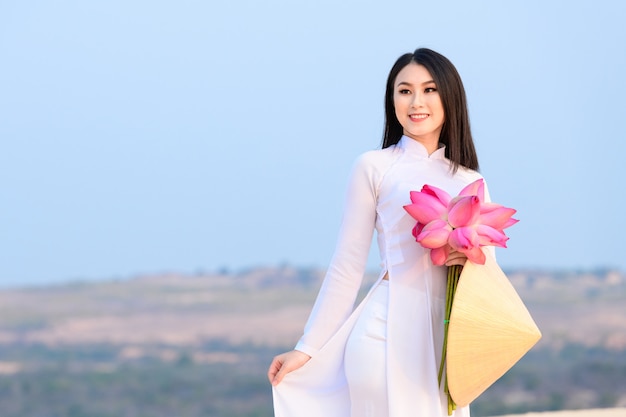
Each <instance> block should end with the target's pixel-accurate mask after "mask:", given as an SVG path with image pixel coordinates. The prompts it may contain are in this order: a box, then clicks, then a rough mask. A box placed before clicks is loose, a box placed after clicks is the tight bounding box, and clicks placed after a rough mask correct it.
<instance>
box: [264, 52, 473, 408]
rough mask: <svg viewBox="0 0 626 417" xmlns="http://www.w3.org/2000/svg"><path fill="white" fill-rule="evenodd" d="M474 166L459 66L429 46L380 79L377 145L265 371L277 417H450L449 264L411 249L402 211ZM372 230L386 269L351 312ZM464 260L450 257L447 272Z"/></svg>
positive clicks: (359, 170) (453, 186) (449, 187)
mask: <svg viewBox="0 0 626 417" xmlns="http://www.w3.org/2000/svg"><path fill="white" fill-rule="evenodd" d="M477 169H478V159H477V156H476V151H475V148H474V144H473V140H472V135H471V132H470V125H469V118H468V111H467V104H466V98H465V91H464V88H463V84H462V82H461V78H460V77H459V74H458V72H457V71H456V69H455V67H454V66H453V65H452V63H451V62H450V61H449V60H448V59H447V58H445V57H444V56H442V55H440V54H438V53H437V52H434V51H432V50H430V49H425V48H422V49H417V50H416V51H415V52H414V53H407V54H405V55H402V56H401V57H400V58H399V59H398V60H397V61H396V63H395V64H394V66H393V67H392V69H391V71H390V73H389V77H388V79H387V88H386V93H385V130H384V137H383V144H382V149H380V150H375V151H370V152H367V153H365V154H363V155H361V156H360V157H359V158H358V159H357V161H356V163H355V165H354V168H353V172H352V175H351V178H350V181H349V184H348V192H347V201H346V206H345V212H344V217H343V222H342V226H341V229H340V233H339V239H338V243H337V247H336V250H335V255H334V257H333V259H332V262H331V264H330V267H329V269H328V272H327V274H326V277H325V279H324V282H323V284H322V287H321V289H320V292H319V295H318V297H317V300H316V302H315V305H314V307H313V311H312V312H311V315H310V317H309V320H308V322H307V324H306V326H305V330H304V335H303V336H302V337H301V339H300V341H299V342H298V343H297V345H296V347H295V349H294V350H292V351H290V352H286V353H283V354H281V355H278V356H276V357H275V358H274V360H273V361H272V364H271V365H270V368H269V371H268V377H269V379H270V382H271V383H272V385H273V387H274V410H275V415H276V417H444V416H447V414H448V410H447V397H446V396H445V395H444V394H443V389H442V388H441V387H440V386H439V384H438V382H437V371H438V366H439V362H440V356H441V348H442V343H443V314H444V306H445V297H446V294H445V292H446V268H445V266H434V265H433V264H432V262H431V260H430V256H429V252H428V250H427V249H424V248H422V246H421V245H420V244H418V243H417V242H416V241H415V238H414V237H413V236H412V233H411V231H412V228H413V226H414V225H415V220H414V219H413V218H411V217H410V216H409V215H408V214H407V213H406V212H405V210H404V209H403V206H404V205H405V204H409V203H410V199H409V193H410V191H412V190H414V191H419V190H420V189H421V188H422V186H423V185H424V184H430V185H434V186H436V187H439V188H442V189H444V190H446V191H447V192H448V193H450V194H451V195H456V194H457V193H458V192H459V191H460V190H461V189H462V188H463V187H464V186H466V185H467V184H469V183H470V182H473V181H475V180H476V179H478V178H480V175H479V174H478V173H477ZM374 229H376V232H377V238H378V246H379V250H380V257H381V260H382V270H381V273H380V277H379V279H378V280H377V282H376V283H375V284H374V285H373V287H372V289H371V290H370V292H369V293H368V295H367V296H366V297H365V299H364V300H363V302H362V303H361V304H360V305H359V306H358V307H357V308H356V309H353V307H354V302H355V299H356V297H357V292H358V290H359V287H360V285H361V282H362V278H363V274H364V271H365V266H366V262H367V255H368V252H369V246H370V243H371V240H372V236H373V232H374ZM465 260H466V258H465V256H464V255H462V254H460V253H458V252H452V253H451V254H450V256H449V257H448V259H447V263H446V265H453V264H460V265H462V264H464V262H465ZM454 416H456V417H466V416H469V409H468V408H467V407H465V408H461V409H458V410H456V411H455V413H454Z"/></svg>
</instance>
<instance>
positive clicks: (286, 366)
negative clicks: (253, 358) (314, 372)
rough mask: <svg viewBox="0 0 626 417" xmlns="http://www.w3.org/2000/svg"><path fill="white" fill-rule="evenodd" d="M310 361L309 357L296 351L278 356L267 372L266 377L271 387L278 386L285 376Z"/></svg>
mask: <svg viewBox="0 0 626 417" xmlns="http://www.w3.org/2000/svg"><path fill="white" fill-rule="evenodd" d="M309 359H311V357H310V356H309V355H307V354H306V353H304V352H300V351H298V350H292V351H291V352H286V353H283V354H280V355H278V356H276V357H275V358H274V360H273V361H272V363H271V364H270V368H269V370H268V371H267V377H268V379H269V380H270V383H271V384H272V385H278V384H279V383H280V382H281V381H282V380H283V378H284V377H285V375H287V374H288V373H289V372H292V371H295V370H296V369H298V368H300V367H301V366H302V365H304V364H305V363H307V362H308V361H309Z"/></svg>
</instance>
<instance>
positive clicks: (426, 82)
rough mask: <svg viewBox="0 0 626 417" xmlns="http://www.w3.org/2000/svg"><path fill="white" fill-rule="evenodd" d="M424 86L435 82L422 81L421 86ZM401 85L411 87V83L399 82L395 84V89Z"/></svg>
mask: <svg viewBox="0 0 626 417" xmlns="http://www.w3.org/2000/svg"><path fill="white" fill-rule="evenodd" d="M426 84H435V80H428V81H424V82H423V83H422V85H426ZM402 85H407V86H409V87H412V86H413V84H411V83H410V82H408V81H400V82H399V83H398V84H396V87H400V86H402Z"/></svg>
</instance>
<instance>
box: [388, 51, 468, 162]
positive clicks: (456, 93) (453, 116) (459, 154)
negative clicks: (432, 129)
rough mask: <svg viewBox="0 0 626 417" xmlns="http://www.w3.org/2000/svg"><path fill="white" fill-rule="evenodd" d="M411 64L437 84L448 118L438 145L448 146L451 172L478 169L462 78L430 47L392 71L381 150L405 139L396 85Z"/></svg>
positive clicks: (409, 55) (401, 61) (401, 60)
mask: <svg viewBox="0 0 626 417" xmlns="http://www.w3.org/2000/svg"><path fill="white" fill-rule="evenodd" d="M410 63H415V64H418V65H422V66H424V67H425V68H426V69H427V70H428V72H429V73H430V75H431V76H432V77H433V81H435V84H436V85H437V91H438V92H439V96H440V97H441V103H442V105H443V111H444V117H445V119H444V123H443V127H442V129H441V134H440V135H439V143H442V144H444V145H445V146H446V157H447V158H448V159H449V160H450V161H451V162H452V172H456V171H457V170H458V168H459V166H464V167H466V168H469V169H473V170H478V156H477V155H476V149H475V147H474V140H473V139H472V132H471V129H470V123H469V114H468V111H467V99H466V97H465V89H464V88H463V82H462V81H461V77H460V76H459V73H458V71H457V70H456V68H455V67H454V65H453V64H452V62H450V60H448V58H446V57H445V56H443V55H441V54H439V53H437V52H435V51H433V50H430V49H428V48H419V49H416V50H415V52H413V53H407V54H404V55H402V56H401V57H400V58H398V60H397V61H396V63H395V64H394V65H393V67H392V68H391V71H390V72H389V77H387V88H386V91H385V130H384V133H383V143H382V147H383V148H387V147H389V146H391V145H395V144H396V143H398V142H399V141H400V138H401V137H402V134H403V129H402V125H400V122H399V121H398V118H397V117H396V111H395V107H394V104H393V95H394V83H395V82H396V77H397V76H398V73H399V72H400V71H401V70H402V69H403V68H404V67H406V66H407V65H409V64H410Z"/></svg>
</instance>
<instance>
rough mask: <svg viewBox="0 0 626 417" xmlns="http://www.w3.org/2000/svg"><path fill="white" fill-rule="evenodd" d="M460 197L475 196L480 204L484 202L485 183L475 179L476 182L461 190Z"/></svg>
mask: <svg viewBox="0 0 626 417" xmlns="http://www.w3.org/2000/svg"><path fill="white" fill-rule="evenodd" d="M459 195H460V196H470V195H475V196H477V197H478V199H479V200H480V202H481V203H482V202H483V201H485V182H484V181H483V179H482V178H480V179H477V180H476V181H474V182H472V183H470V184H468V185H466V186H465V188H463V189H462V190H461V192H460V193H459Z"/></svg>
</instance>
